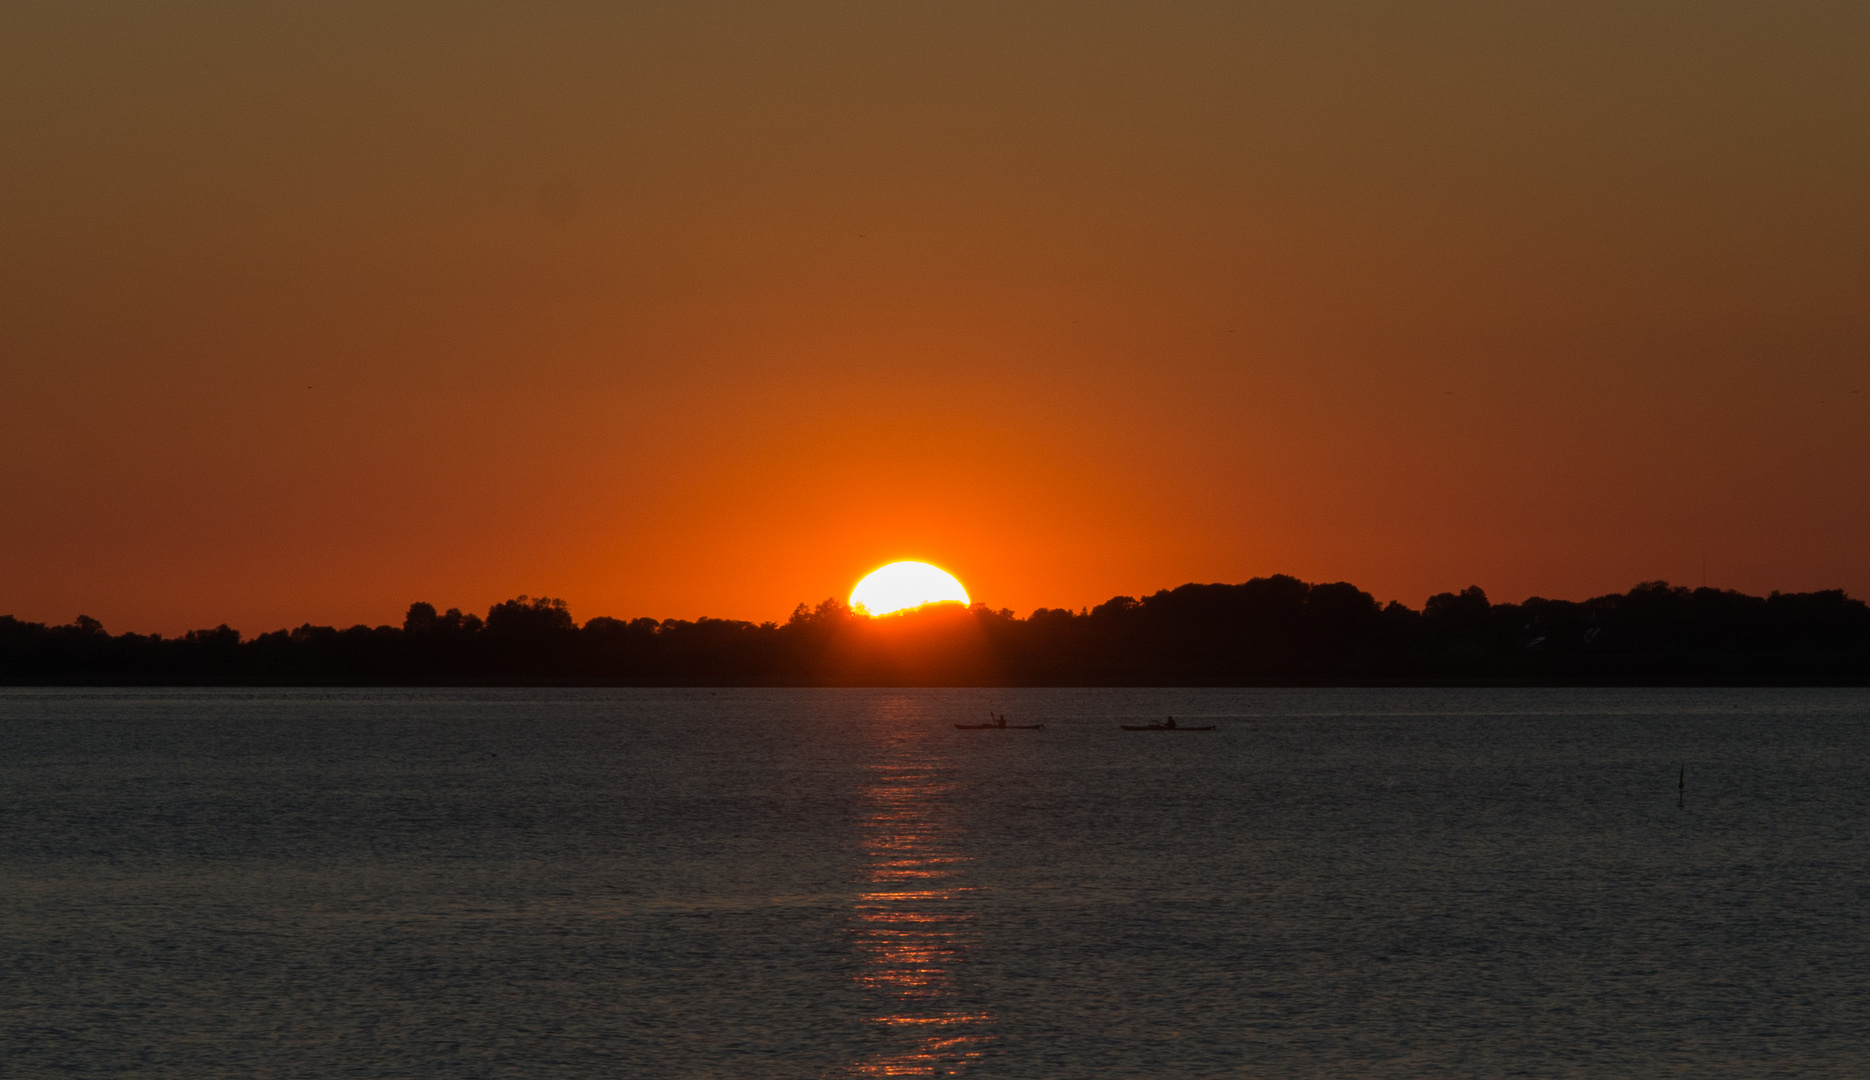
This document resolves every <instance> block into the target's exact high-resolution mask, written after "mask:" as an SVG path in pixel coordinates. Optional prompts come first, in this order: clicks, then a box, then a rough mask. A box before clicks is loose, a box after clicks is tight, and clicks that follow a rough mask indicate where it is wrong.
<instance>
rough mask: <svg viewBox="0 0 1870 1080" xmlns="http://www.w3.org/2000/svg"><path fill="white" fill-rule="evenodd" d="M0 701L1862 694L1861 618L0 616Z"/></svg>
mask: <svg viewBox="0 0 1870 1080" xmlns="http://www.w3.org/2000/svg"><path fill="white" fill-rule="evenodd" d="M0 685H8V686H230V687H284V686H305V687H340V686H359V687H361V686H437V687H449V686H460V687H467V686H542V687H543V686H566V687H574V686H591V687H598V686H617V687H626V686H634V687H707V686H718V687H729V686H747V687H753V686H770V687H781V686H798V687H815V686H847V687H860V686H875V687H908V686H981V687H1020V686H1025V687H1067V686H1082V687H1092V686H1096V687H1156V686H1160V687H1175V686H1188V687H1198V686H1214V687H1222V686H1237V687H1255V686H1263V687H1282V686H1284V687H1305V686H1310V687H1460V686H1472V687H1540V686H1549V687H1587V686H1602V687H1636V686H1678V687H1691V686H1737V687H1738V686H1870V607H1866V605H1865V604H1864V602H1863V601H1861V600H1856V599H1853V598H1851V597H1848V596H1846V595H1845V594H1844V593H1843V592H1842V591H1839V590H1830V591H1826V592H1815V593H1797V594H1781V593H1774V594H1772V595H1771V596H1767V597H1756V596H1747V595H1745V594H1742V593H1737V592H1732V591H1722V590H1715V589H1694V590H1690V589H1686V588H1675V587H1670V586H1669V585H1667V584H1666V583H1663V582H1650V583H1646V584H1643V585H1639V586H1637V587H1636V588H1634V589H1631V590H1630V591H1629V592H1627V593H1615V594H1610V595H1607V596H1601V597H1595V598H1593V599H1590V600H1585V601H1580V602H1574V601H1564V600H1546V599H1542V598H1538V597H1534V598H1532V599H1529V600H1526V601H1525V602H1523V603H1519V604H1493V603H1490V602H1489V601H1488V600H1487V598H1486V595H1485V594H1484V593H1482V592H1481V590H1479V589H1477V588H1470V589H1467V590H1464V591H1463V592H1461V593H1458V594H1456V593H1442V594H1439V595H1437V596H1434V597H1431V598H1430V599H1429V601H1428V603H1427V604H1425V605H1424V606H1423V608H1422V609H1421V610H1420V611H1418V610H1415V609H1412V608H1409V607H1406V606H1404V605H1402V604H1399V603H1390V604H1388V605H1378V604H1377V602H1376V601H1375V600H1374V599H1373V598H1372V597H1371V596H1370V594H1369V593H1366V592H1363V591H1362V590H1359V589H1357V588H1355V587H1354V586H1351V585H1349V584H1346V583H1342V582H1339V583H1333V584H1320V585H1311V584H1307V583H1305V582H1302V581H1299V580H1297V579H1295V578H1291V577H1285V576H1277V577H1271V578H1256V579H1254V580H1252V581H1249V582H1246V583H1244V584H1240V585H1184V586H1181V587H1180V588H1177V589H1173V590H1164V591H1162V592H1158V593H1156V594H1155V595H1153V596H1149V597H1145V598H1143V599H1141V600H1137V599H1134V598H1131V597H1127V596H1120V597H1116V598H1114V599H1112V600H1110V601H1109V602H1107V603H1104V604H1100V605H1099V606H1098V607H1096V608H1094V609H1089V610H1082V611H1078V612H1072V611H1067V610H1060V609H1048V608H1041V609H1039V610H1038V611H1035V612H1033V613H1032V614H1031V615H1030V616H1028V617H1027V618H1024V619H1021V618H1017V617H1015V616H1014V615H1013V613H1012V612H1010V611H1005V610H1000V611H995V610H992V609H989V608H987V607H985V606H984V605H975V606H974V607H972V608H962V607H960V606H959V605H937V606H935V607H931V608H927V609H923V610H919V611H916V612H913V613H909V614H905V615H897V616H889V617H885V618H882V619H871V618H868V617H866V616H862V615H858V614H855V613H853V612H851V611H849V610H848V609H846V608H845V607H844V605H843V604H841V603H839V602H838V601H836V600H827V601H825V602H824V603H821V604H819V605H818V606H817V607H816V608H807V607H806V606H805V605H803V604H801V605H800V606H799V607H798V609H797V610H796V611H795V612H794V613H793V615H792V617H791V618H790V619H789V620H787V621H786V622H785V623H783V624H780V623H770V622H769V623H758V624H756V623H750V622H741V621H735V620H727V619H706V618H704V619H699V620H695V621H693V622H689V621H685V620H675V619H670V620H662V621H658V620H655V619H636V620H632V621H624V620H619V619H612V618H603V617H600V618H594V619H591V620H589V621H587V622H585V623H583V624H582V625H580V624H579V623H577V622H575V621H574V620H573V619H572V617H571V614H570V612H569V610H568V609H567V608H566V606H565V604H564V603H563V602H561V601H556V600H549V599H532V598H528V597H520V598H518V599H515V600H509V601H506V602H504V603H501V604H496V605H495V606H494V607H493V608H492V609H491V610H490V611H489V612H488V613H487V616H486V617H485V618H484V619H483V618H481V617H479V616H476V615H471V614H469V615H464V614H462V613H461V612H460V611H457V610H450V611H448V612H445V613H441V612H437V611H436V610H435V609H434V608H433V607H432V606H430V605H428V604H422V603H418V604H414V605H412V606H411V607H410V609H409V615H408V617H407V618H406V619H405V620H404V622H403V625H402V626H400V627H396V626H376V627H370V626H353V627H350V628H348V629H338V628H335V627H328V626H325V627H321V626H311V625H305V626H301V627H298V628H297V629H294V630H279V631H274V632H272V633H267V634H261V635H259V636H257V637H253V638H244V639H243V638H242V637H241V635H240V634H239V633H238V632H236V631H234V630H233V629H231V628H229V627H227V626H220V627H217V628H215V629H212V630H199V631H192V632H190V633H189V634H186V635H184V636H181V637H176V638H163V637H161V636H158V635H138V634H119V635H114V636H113V635H111V634H109V633H107V632H106V631H105V630H104V628H103V627H102V625H100V624H99V623H97V622H96V621H95V620H92V619H87V618H83V617H80V618H79V619H78V620H77V621H75V622H73V623H71V624H69V625H66V626H47V625H44V624H41V623H27V622H22V621H20V620H17V619H14V618H12V617H10V616H0Z"/></svg>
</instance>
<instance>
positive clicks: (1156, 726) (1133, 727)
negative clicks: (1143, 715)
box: [1117, 724, 1214, 731]
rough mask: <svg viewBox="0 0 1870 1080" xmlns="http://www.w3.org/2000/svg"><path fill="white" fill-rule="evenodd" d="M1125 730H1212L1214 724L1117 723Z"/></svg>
mask: <svg viewBox="0 0 1870 1080" xmlns="http://www.w3.org/2000/svg"><path fill="white" fill-rule="evenodd" d="M1117 726H1118V727H1120V728H1122V729H1123V730H1125V731H1213V730H1214V725H1213V724H1209V725H1208V726H1207V727H1180V726H1177V727H1163V726H1162V725H1161V724H1118V725H1117Z"/></svg>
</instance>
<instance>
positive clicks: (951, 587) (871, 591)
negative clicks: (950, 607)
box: [851, 562, 968, 615]
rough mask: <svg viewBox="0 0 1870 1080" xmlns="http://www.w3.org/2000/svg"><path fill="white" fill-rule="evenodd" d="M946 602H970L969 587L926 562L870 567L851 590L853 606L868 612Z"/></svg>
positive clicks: (876, 612)
mask: <svg viewBox="0 0 1870 1080" xmlns="http://www.w3.org/2000/svg"><path fill="white" fill-rule="evenodd" d="M947 602H953V603H959V604H966V603H968V598H967V590H966V589H963V588H962V587H961V583H960V582H959V581H956V580H955V576H954V575H953V574H950V573H949V572H948V571H946V570H943V569H942V568H941V567H939V566H930V565H929V564H928V563H925V562H893V563H891V564H889V565H888V566H885V567H883V568H882V569H879V570H872V571H870V573H868V574H866V575H865V576H864V579H863V580H862V581H860V582H858V583H857V587H856V588H855V589H852V590H851V607H852V608H854V609H856V610H859V611H862V612H864V613H865V614H868V615H889V614H892V613H894V612H898V611H908V610H909V609H910V608H918V607H921V606H922V605H923V604H940V603H947Z"/></svg>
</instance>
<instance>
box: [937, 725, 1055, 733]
mask: <svg viewBox="0 0 1870 1080" xmlns="http://www.w3.org/2000/svg"><path fill="white" fill-rule="evenodd" d="M955 729H956V730H957V731H1044V730H1045V725H1044V724H956V725H955Z"/></svg>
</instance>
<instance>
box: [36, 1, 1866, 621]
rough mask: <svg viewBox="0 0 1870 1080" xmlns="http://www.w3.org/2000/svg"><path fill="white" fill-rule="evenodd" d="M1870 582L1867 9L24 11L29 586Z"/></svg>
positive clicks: (360, 607) (172, 601)
mask: <svg viewBox="0 0 1870 1080" xmlns="http://www.w3.org/2000/svg"><path fill="white" fill-rule="evenodd" d="M897 558H924V559H928V560H930V561H933V562H936V563H939V564H940V565H942V566H944V567H947V568H948V569H950V570H952V571H953V572H954V573H955V574H957V575H958V576H959V577H960V578H961V580H962V581H963V582H965V583H966V585H967V587H968V589H969V591H970V592H971V593H972V594H973V595H974V597H975V598H976V599H978V600H982V601H985V602H987V603H990V604H992V605H994V606H996V607H999V606H1006V607H1012V608H1014V609H1016V610H1018V611H1020V612H1021V613H1022V614H1024V613H1025V612H1026V611H1028V610H1030V609H1031V608H1033V607H1036V606H1040V605H1048V606H1066V605H1069V606H1073V607H1075V606H1078V605H1082V604H1095V603H1097V602H1100V601H1102V600H1104V599H1107V598H1109V597H1110V596H1111V595H1113V594H1116V593H1132V594H1136V593H1147V592H1152V591H1154V590H1156V589H1158V588H1162V587H1167V586H1173V585H1176V584H1180V583H1182V582H1186V581H1242V580H1245V579H1247V578H1249V577H1254V576H1259V575H1265V574H1270V573H1279V572H1285V573H1291V574H1295V575H1298V576H1300V577H1304V578H1307V579H1309V580H1338V579H1347V580H1350V581H1352V582H1355V583H1357V584H1359V585H1361V586H1363V587H1365V588H1368V589H1371V590H1372V591H1374V592H1375V593H1376V594H1377V595H1378V597H1379V598H1381V599H1386V600H1387V599H1401V600H1403V601H1405V602H1407V603H1409V604H1411V605H1419V604H1420V603H1421V602H1422V600H1423V599H1424V597H1426V596H1427V595H1428V594H1430V593H1431V592H1437V591H1441V590H1444V589H1459V588H1461V587H1463V586H1466V585H1469V584H1479V585H1481V586H1483V587H1484V588H1486V589H1487V591H1488V593H1489V594H1490V595H1491V596H1493V597H1494V598H1495V599H1496V600H1503V599H1504V600H1519V599H1523V598H1524V597H1526V596H1527V595H1531V594H1538V595H1545V596H1556V597H1568V598H1583V597H1585V596H1588V595H1594V594H1597V593H1602V592H1608V591H1613V590H1622V589H1625V588H1627V587H1629V586H1630V585H1632V584H1635V583H1636V582H1638V581H1642V580H1648V579H1654V578H1667V579H1669V580H1671V581H1675V582H1678V583H1682V584H1691V585H1698V584H1700V583H1701V581H1702V578H1703V566H1704V560H1705V566H1706V571H1705V572H1706V580H1707V582H1708V583H1709V584H1712V585H1718V586H1724V587H1734V588H1741V589H1745V590H1748V591H1756V592H1759V591H1766V590H1771V589H1781V590H1805V589H1813V588H1834V587H1843V588H1846V589H1849V590H1850V591H1851V592H1852V593H1853V594H1854V595H1857V596H1870V5H1866V4H1864V3H1862V2H1861V0H1851V2H1837V3H1812V2H1802V0H1791V2H1787V0H1780V2H1774V3H1747V4H1742V3H1729V2H1719V0H1712V2H1709V0H1701V2H1695V3H1686V2H1679V3H1677V2H1660V0H1617V2H1615V3H1609V2H1604V3H1594V2H1588V0H1585V2H1581V0H1567V2H1565V3H1500V2H1497V0H1494V2H1488V3H1478V2H1476V3H1448V2H1432V0H1431V2H1423V3H1413V4H1385V3H1375V2H1366V0H1355V2H1341V3H1330V2H1318V0H1306V2H1304V3H1289V4H1286V3H1274V4H1255V3H1202V4H1195V3H1184V4H1173V3H1164V2H1162V0H1152V2H1149V3H1135V4H1115V3H1086V2H1082V0H1076V2H1072V3H1007V2H1005V0H995V2H992V3H984V2H983V3H971V2H951V3H937V4H915V3H849V4H837V3H819V4H800V5H785V4H770V3H757V4H756V3H706V2H695V0H684V2H682V3H670V4H649V3H635V4H618V3H549V2H540V0H528V2H526V3H513V4H504V3H470V2H453V3H446V4H442V3H420V2H407V3H397V4H381V3H369V4H346V3H334V2H324V3H319V4H315V5H314V4H303V5H286V4H254V3H250V2H241V3H233V2H229V3H198V2H196V3H182V2H171V3H160V2H137V3H129V2H125V3H85V2H81V0H57V2H47V3H35V2H12V3H8V4H6V5H4V6H0V613H5V612H11V613H13V614H15V615H18V616H20V617H22V618H31V619H37V620H49V621H55V622H65V621H68V620H70V619H71V618H72V617H73V616H75V615H77V614H79V613H80V612H83V613H85V614H88V615H92V616H94V617H97V618H100V619H102V620H104V622H105V624H106V626H107V627H108V628H110V629H112V630H126V629H134V630H143V631H149V630H159V631H163V632H174V631H177V630H181V629H186V628H189V627H193V626H200V625H211V624H213V623H217V622H221V621H223V620H225V621H227V622H230V623H232V624H233V625H235V626H236V627H238V628H240V629H242V630H243V631H246V632H248V633H254V632H258V631H262V630H268V629H273V628H277V627H280V626H286V625H296V624H297V623H300V622H303V621H308V620H309V621H313V622H321V623H325V622H336V623H340V624H348V623H352V622H359V621H367V622H381V621H396V620H398V619H400V617H401V613H402V610H403V608H404V607H405V606H406V605H407V604H408V603H409V601H411V600H416V599H425V600H429V601H431V602H433V603H436V604H437V605H440V606H443V607H448V606H460V607H463V608H468V609H478V610H484V609H485V608H486V606H487V605H488V604H489V603H491V602H493V601H496V600H500V599H504V598H506V597H509V596H512V595H515V594H518V593H530V594H533V595H539V594H548V595H552V596H559V597H563V598H565V599H566V600H568V601H570V602H571V605H572V610H573V613H574V614H575V615H576V616H578V617H579V618H587V617H590V616H593V615H599V614H610V615H616V616H622V617H633V616H640V615H651V616H656V617H670V616H676V617H684V618H692V617H694V616H697V615H702V614H708V615H716V616H725V617H737V618H751V619H772V618H783V617H784V616H785V614H786V613H787V612H788V611H789V610H790V609H791V608H792V606H793V605H794V604H795V603H797V602H799V601H802V600H803V601H813V602H815V601H817V600H820V599H822V598H824V597H826V596H830V595H838V596H843V595H845V594H846V593H848V591H849V589H850V587H851V585H852V583H853V582H855V580H856V579H857V578H858V577H859V576H861V575H862V574H863V573H864V572H865V571H867V570H869V569H871V568H873V567H875V566H877V565H879V564H881V563H883V562H887V561H890V560H892V559H897Z"/></svg>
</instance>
